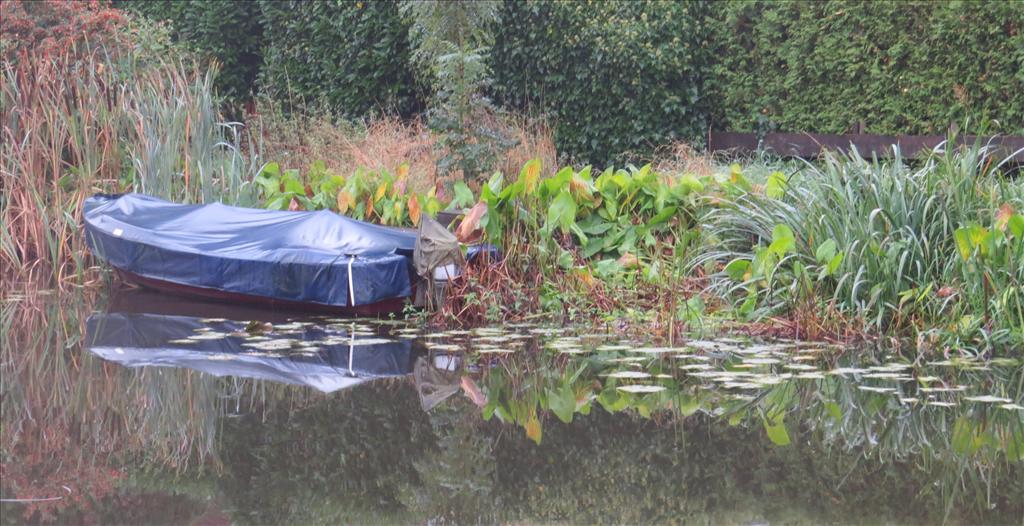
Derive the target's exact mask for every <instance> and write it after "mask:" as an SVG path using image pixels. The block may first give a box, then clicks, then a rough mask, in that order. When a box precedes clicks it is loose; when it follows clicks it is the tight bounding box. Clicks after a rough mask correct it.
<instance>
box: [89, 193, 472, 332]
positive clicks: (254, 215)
mask: <svg viewBox="0 0 1024 526" xmlns="http://www.w3.org/2000/svg"><path fill="white" fill-rule="evenodd" d="M84 216H85V235H86V242H87V244H88V246H89V248H90V250H91V251H92V253H93V254H94V255H96V256H97V257H99V258H100V259H102V260H104V261H106V262H107V263H109V264H110V265H111V266H112V267H113V268H114V269H115V270H116V271H117V272H118V274H119V275H120V276H121V277H122V278H123V279H124V280H125V281H128V282H132V283H137V284H140V285H143V286H146V287H149V288H154V289H157V290H162V291H166V292H172V293H178V294H185V295H192V296H199V297H207V298H214V299H222V300H229V301H235V302H245V303H257V304H273V305H280V306H284V307H300V308H304V309H314V310H328V311H334V312H346V313H353V314H360V315H379V314H383V313H389V312H397V311H401V310H402V308H403V307H404V306H405V305H406V303H407V300H409V299H410V298H412V297H413V293H414V288H415V287H416V283H417V281H418V280H419V278H418V275H417V270H416V268H415V266H414V261H413V259H414V253H415V252H416V251H417V240H418V239H419V237H420V233H418V232H417V231H415V230H410V229H399V228H390V227H384V226H380V225H374V224H370V223H365V222H362V221H357V220H355V219H351V218H348V217H344V216H341V215H338V214H336V213H334V212H331V211H327V210H322V211H318V212H305V211H276V210H261V209H254V208H241V207H235V206H228V205H224V204H221V203H210V204H205V205H183V204H174V203H170V202H167V201H164V200H162V199H158V198H155V197H150V196H146V195H141V194H124V195H97V196H93V197H91V198H89V199H87V200H86V202H85V214H84ZM421 230H423V229H421ZM446 232H447V231H445V232H444V233H446ZM444 233H442V236H443V235H444ZM431 241H432V243H430V244H429V245H430V246H431V247H433V250H435V251H436V250H437V247H438V246H447V247H448V249H449V250H452V248H451V247H454V250H452V255H451V257H449V258H448V259H450V260H455V259H461V257H460V256H459V255H458V243H457V241H455V238H454V236H451V238H450V239H441V240H438V239H431ZM433 259H434V260H437V258H436V257H435V258H433ZM442 259H443V258H442ZM446 266H447V265H446ZM431 271H433V269H431Z"/></svg>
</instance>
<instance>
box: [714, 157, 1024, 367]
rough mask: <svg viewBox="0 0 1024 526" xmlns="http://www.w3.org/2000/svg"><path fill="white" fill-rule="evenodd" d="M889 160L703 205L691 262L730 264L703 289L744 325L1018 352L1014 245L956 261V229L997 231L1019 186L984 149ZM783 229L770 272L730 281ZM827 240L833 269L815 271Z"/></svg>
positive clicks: (812, 173) (809, 175)
mask: <svg viewBox="0 0 1024 526" xmlns="http://www.w3.org/2000/svg"><path fill="white" fill-rule="evenodd" d="M895 154H896V155H895V157H894V158H892V159H891V160H878V159H865V158H864V157H862V156H860V155H859V154H857V153H856V152H852V153H851V154H850V155H847V156H828V157H826V158H825V159H824V160H822V161H821V162H817V163H807V165H806V167H805V168H804V169H803V170H801V171H799V172H797V173H796V174H794V175H793V176H791V177H789V178H788V180H786V181H785V182H784V183H783V184H782V187H781V195H779V192H776V194H775V195H774V196H769V195H767V194H769V193H772V192H745V193H743V194H741V195H739V196H738V197H735V198H732V199H728V200H726V201H725V202H724V203H722V206H718V207H711V208H709V209H708V210H707V212H706V214H705V215H704V217H703V218H702V220H701V222H702V223H703V224H704V225H705V236H706V239H707V240H708V244H707V246H708V247H709V248H708V249H707V250H706V251H705V252H704V253H703V254H701V255H700V256H698V257H697V258H696V259H695V262H696V263H697V264H707V263H708V262H709V261H715V262H718V263H727V262H732V261H739V262H741V263H740V264H738V265H734V266H733V268H735V269H738V270H739V271H738V272H733V273H732V276H731V277H730V275H729V274H730V273H729V272H720V273H718V274H716V275H715V277H714V280H713V283H712V285H711V288H712V289H713V290H714V291H716V292H718V293H719V294H722V295H724V296H726V297H731V298H734V299H736V300H737V304H741V305H743V306H744V307H745V309H744V308H741V310H745V311H747V312H748V314H749V315H751V316H754V317H757V316H764V315H769V314H773V313H780V312H788V313H792V312H795V311H800V310H803V311H807V310H811V311H812V312H814V313H815V314H816V315H817V316H818V317H819V318H827V317H833V318H843V319H844V320H845V321H847V322H850V321H852V322H854V323H855V324H856V325H857V326H859V327H860V328H862V329H863V330H866V331H870V332H874V333H876V334H878V333H887V334H898V335H909V336H917V337H918V341H919V342H922V343H933V344H936V345H947V346H949V347H967V348H970V349H975V350H977V349H982V348H991V347H1011V346H1016V345H1020V344H1021V343H1022V342H1024V290H1022V287H1024V246H1022V245H1024V243H1022V240H1021V238H1020V236H1019V235H1018V236H1013V235H1012V234H1011V233H1010V232H1007V233H1006V234H1005V236H1003V237H1004V238H1005V244H1004V246H1003V247H1002V248H1001V249H1000V250H1002V251H1004V253H1003V254H1001V256H1000V257H998V258H995V257H988V258H983V257H979V256H980V255H981V254H980V253H978V252H974V253H971V254H966V255H963V256H962V255H961V254H960V251H959V247H958V244H957V239H956V237H957V234H956V232H957V230H958V229H961V228H964V227H968V226H970V225H980V226H982V227H984V228H986V229H988V230H995V229H1000V228H1002V229H1005V224H1004V223H1002V222H1001V218H1000V216H999V215H1000V213H1001V212H1000V210H1002V213H1003V214H1006V213H1007V212H1008V211H1016V213H1017V214H1020V212H1021V211H1022V210H1024V182H1022V181H1021V180H1019V179H1016V180H1015V179H1012V178H1010V177H1008V176H1007V175H1006V174H1004V173H1003V171H1002V167H1003V166H1002V165H1001V163H1000V162H999V160H998V159H996V158H994V157H993V155H992V153H991V152H990V150H989V149H988V148H987V147H985V146H984V145H975V146H974V147H971V148H964V149H956V150H954V149H947V150H944V151H937V152H935V153H934V154H933V155H932V156H930V157H929V158H927V159H925V160H923V161H915V162H910V161H907V160H905V159H903V158H901V156H900V154H899V151H896V152H895ZM1002 219H1005V217H1003V218H1002ZM780 225H782V226H784V227H786V228H782V229H780V230H776V229H777V227H779V226H780ZM787 229H788V232H792V234H793V244H792V247H791V248H790V249H789V250H787V251H785V252H784V253H780V254H779V257H778V258H777V261H772V262H770V263H771V265H769V266H770V267H771V268H769V269H768V270H766V271H765V272H762V273H758V272H750V273H742V270H743V269H745V268H746V266H745V264H743V263H742V262H743V261H750V262H753V263H754V265H753V266H757V263H758V259H757V258H758V255H757V252H758V250H759V248H761V249H763V248H765V247H766V246H770V243H771V242H772V241H773V236H777V235H778V234H783V235H784V234H786V233H787ZM830 240H831V241H833V242H834V243H835V249H836V252H837V253H840V254H841V256H840V259H841V261H840V263H839V264H838V267H837V268H834V269H833V271H831V272H829V271H828V270H825V271H824V272H823V271H822V269H823V268H824V267H826V266H827V263H826V262H823V261H822V257H821V256H822V255H823V254H822V253H821V252H819V249H821V248H822V245H823V244H826V243H827V242H828V241H830ZM824 252H825V254H824V255H828V253H829V252H830V251H829V250H828V249H827V247H826V249H825V250H824ZM763 259H764V258H762V260H763ZM740 274H742V276H740ZM940 335H941V336H942V337H941V338H940V337H939V336H940Z"/></svg>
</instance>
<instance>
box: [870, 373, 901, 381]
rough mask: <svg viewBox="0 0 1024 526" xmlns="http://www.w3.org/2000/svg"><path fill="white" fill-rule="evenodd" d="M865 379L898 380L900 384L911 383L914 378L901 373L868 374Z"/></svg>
mask: <svg viewBox="0 0 1024 526" xmlns="http://www.w3.org/2000/svg"><path fill="white" fill-rule="evenodd" d="M864 378H877V379H880V380H897V381H900V382H909V381H911V380H913V378H911V377H909V376H907V375H905V374H900V373H866V374H865V375H864Z"/></svg>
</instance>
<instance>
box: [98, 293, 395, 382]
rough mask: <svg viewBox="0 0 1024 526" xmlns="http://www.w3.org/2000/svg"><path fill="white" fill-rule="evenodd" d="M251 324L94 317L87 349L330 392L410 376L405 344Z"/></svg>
mask: <svg viewBox="0 0 1024 526" xmlns="http://www.w3.org/2000/svg"><path fill="white" fill-rule="evenodd" d="M246 326H247V322H244V321H231V320H226V319H222V318H216V319H209V318H199V317H194V316H178V315H166V314H154V313H137V312H111V313H105V314H95V315H93V316H91V317H90V318H89V320H88V324H87V334H86V338H87V339H86V344H87V349H88V350H89V351H90V352H92V353H93V354H95V355H97V356H99V357H101V358H103V359H105V360H110V361H113V362H117V363H119V364H121V365H124V366H126V367H144V366H152V367H184V368H188V369H193V370H196V371H200V372H203V373H208V374H212V375H215V376H238V377H245V378H258V379H264V380H271V381H275V382H282V383H287V384H295V385H306V386H310V387H313V388H315V389H317V390H320V391H322V392H325V393H326V392H332V391H337V390H339V389H344V388H347V387H351V386H354V385H357V384H359V383H362V382H365V381H368V380H372V379H375V378H383V377H397V376H404V375H407V374H409V373H410V372H411V371H412V366H413V360H414V356H413V350H412V344H411V343H410V342H409V341H407V340H398V341H394V340H390V339H385V338H381V337H379V336H369V335H365V334H363V331H352V330H350V329H345V328H343V326H332V325H330V324H327V325H316V324H312V323H306V322H298V323H290V324H282V325H278V326H276V327H275V328H274V329H273V330H272V331H270V332H268V333H266V334H250V333H248V332H246ZM356 332H358V333H359V334H355V333H356Z"/></svg>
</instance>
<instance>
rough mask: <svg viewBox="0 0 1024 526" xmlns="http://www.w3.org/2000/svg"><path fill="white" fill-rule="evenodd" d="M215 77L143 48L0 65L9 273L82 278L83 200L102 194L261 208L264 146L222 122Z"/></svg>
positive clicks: (1, 249) (3, 247)
mask: <svg viewBox="0 0 1024 526" xmlns="http://www.w3.org/2000/svg"><path fill="white" fill-rule="evenodd" d="M215 74H216V70H215V69H211V68H210V67H206V66H201V65H199V64H198V63H196V62H193V61H191V60H190V59H188V58H187V57H179V56H175V55H173V54H171V55H170V56H166V57H153V56H141V55H140V54H138V53H136V50H134V49H133V48H127V49H107V48H96V49H92V50H91V51H89V52H87V53H69V54H68V55H65V56H53V55H36V56H34V55H29V56H28V57H24V58H22V59H20V60H18V61H17V62H7V61H4V62H3V63H2V64H0V77H2V86H0V123H2V126H3V128H2V132H0V134H2V138H3V140H2V141H0V181H2V188H3V194H2V197H0V225H2V227H0V273H2V274H3V275H4V276H5V277H12V276H19V277H20V278H21V279H26V278H27V277H28V276H34V277H36V278H49V279H51V280H53V281H54V282H56V283H65V282H66V281H68V279H67V278H69V277H72V276H78V277H79V278H81V275H82V273H83V271H84V266H85V260H84V259H83V256H84V253H85V250H84V248H85V247H84V245H83V238H82V236H80V235H79V230H80V224H81V212H82V201H83V200H84V199H85V198H86V197H88V196H89V195H91V194H93V193H95V192H121V191H138V192H145V193H148V194H151V195H156V196H160V197H164V198H168V199H172V200H176V201H193V202H202V201H210V200H215V199H224V200H229V201H250V202H251V200H252V195H253V194H252V192H251V187H250V181H251V180H252V178H253V176H254V175H255V173H256V172H257V171H258V170H259V163H260V161H259V158H258V153H259V144H258V143H256V142H255V140H253V139H252V136H251V135H250V134H249V133H247V131H246V130H244V129H243V128H242V126H241V125H240V124H239V123H230V122H223V119H222V118H221V116H220V114H219V113H218V107H219V103H218V101H217V98H216V95H215V94H214V92H213V78H214V76H215ZM79 281H80V280H79Z"/></svg>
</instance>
